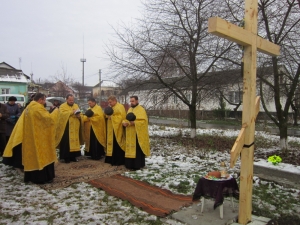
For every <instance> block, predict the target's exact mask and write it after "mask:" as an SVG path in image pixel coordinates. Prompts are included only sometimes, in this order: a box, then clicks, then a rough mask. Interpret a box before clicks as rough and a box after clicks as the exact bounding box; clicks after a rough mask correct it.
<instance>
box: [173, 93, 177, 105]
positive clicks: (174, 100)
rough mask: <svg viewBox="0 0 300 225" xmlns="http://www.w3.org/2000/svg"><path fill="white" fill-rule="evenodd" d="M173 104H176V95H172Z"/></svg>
mask: <svg viewBox="0 0 300 225" xmlns="http://www.w3.org/2000/svg"><path fill="white" fill-rule="evenodd" d="M173 102H174V103H175V104H177V96H176V95H173Z"/></svg>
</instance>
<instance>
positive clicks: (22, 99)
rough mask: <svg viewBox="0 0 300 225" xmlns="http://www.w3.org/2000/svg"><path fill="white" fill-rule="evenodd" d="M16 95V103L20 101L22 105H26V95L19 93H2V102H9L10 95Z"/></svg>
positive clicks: (0, 99) (0, 100)
mask: <svg viewBox="0 0 300 225" xmlns="http://www.w3.org/2000/svg"><path fill="white" fill-rule="evenodd" d="M11 96H14V97H16V98H17V101H16V104H18V103H20V104H21V106H22V107H24V106H25V104H26V102H25V96H24V95H19V94H2V95H0V103H3V104H4V103H7V102H8V99H9V97H11Z"/></svg>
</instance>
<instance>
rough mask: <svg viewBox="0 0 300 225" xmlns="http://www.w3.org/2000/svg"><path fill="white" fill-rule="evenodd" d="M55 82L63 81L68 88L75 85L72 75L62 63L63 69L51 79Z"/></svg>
mask: <svg viewBox="0 0 300 225" xmlns="http://www.w3.org/2000/svg"><path fill="white" fill-rule="evenodd" d="M51 78H52V79H53V80H54V81H55V82H58V81H62V82H63V83H65V84H66V85H68V86H71V85H72V84H73V83H74V78H73V77H72V74H68V69H67V67H66V66H64V64H63V63H61V68H60V70H59V71H57V72H56V74H55V75H54V76H52V77H51Z"/></svg>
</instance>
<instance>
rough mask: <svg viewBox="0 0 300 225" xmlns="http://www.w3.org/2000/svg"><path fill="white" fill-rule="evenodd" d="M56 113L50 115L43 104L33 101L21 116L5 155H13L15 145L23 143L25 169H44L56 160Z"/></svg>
mask: <svg viewBox="0 0 300 225" xmlns="http://www.w3.org/2000/svg"><path fill="white" fill-rule="evenodd" d="M54 115H55V114H53V116H52V115H50V114H49V112H48V111H47V110H46V109H45V107H44V106H43V105H42V104H40V103H38V102H36V101H32V102H31V103H30V105H28V106H27V108H26V109H25V110H24V112H23V113H22V115H21V117H20V118H19V120H18V122H17V124H16V126H15V128H14V130H13V132H12V135H11V138H10V139H9V142H8V144H7V146H6V148H5V152H4V156H5V157H11V156H12V149H13V147H15V146H16V145H18V144H20V143H22V164H23V166H24V171H35V170H42V169H43V168H44V167H45V166H47V165H50V164H51V163H53V162H56V161H57V156H56V150H55V139H54V131H55V121H54V119H53V118H52V117H54Z"/></svg>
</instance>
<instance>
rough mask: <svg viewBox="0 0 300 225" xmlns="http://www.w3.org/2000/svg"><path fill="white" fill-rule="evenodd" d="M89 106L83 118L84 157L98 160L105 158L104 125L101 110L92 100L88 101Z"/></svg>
mask: <svg viewBox="0 0 300 225" xmlns="http://www.w3.org/2000/svg"><path fill="white" fill-rule="evenodd" d="M88 105H89V106H90V107H89V108H88V110H87V111H86V113H85V115H84V116H83V121H84V142H85V155H86V156H90V157H91V159H94V160H99V159H101V158H103V157H104V156H105V148H106V127H105V126H106V124H105V116H104V113H103V110H102V108H101V107H100V106H99V105H97V103H96V100H95V99H94V98H90V99H89V100H88Z"/></svg>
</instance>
